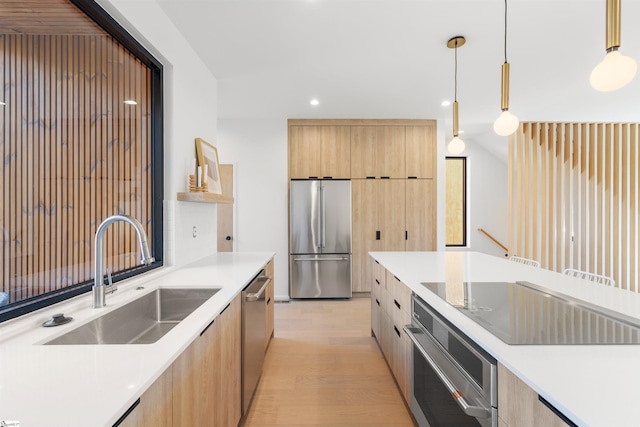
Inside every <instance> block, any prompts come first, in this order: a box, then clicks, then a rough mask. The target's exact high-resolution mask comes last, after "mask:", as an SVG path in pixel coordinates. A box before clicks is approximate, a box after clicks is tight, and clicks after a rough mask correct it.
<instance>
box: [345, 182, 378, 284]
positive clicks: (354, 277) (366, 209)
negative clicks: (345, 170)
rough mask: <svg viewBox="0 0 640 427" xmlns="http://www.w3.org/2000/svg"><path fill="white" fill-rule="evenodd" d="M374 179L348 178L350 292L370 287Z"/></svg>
mask: <svg viewBox="0 0 640 427" xmlns="http://www.w3.org/2000/svg"><path fill="white" fill-rule="evenodd" d="M377 182H379V181H378V180H374V179H354V180H351V207H352V208H351V209H352V217H351V224H352V226H351V253H352V255H351V283H352V287H353V292H369V291H371V282H372V280H373V279H372V271H371V264H370V257H369V254H368V252H369V251H371V250H376V249H377V248H378V241H376V233H375V230H377V229H378V228H376V227H377V224H378V214H377V210H376V207H377V200H378V197H377V194H378V192H377Z"/></svg>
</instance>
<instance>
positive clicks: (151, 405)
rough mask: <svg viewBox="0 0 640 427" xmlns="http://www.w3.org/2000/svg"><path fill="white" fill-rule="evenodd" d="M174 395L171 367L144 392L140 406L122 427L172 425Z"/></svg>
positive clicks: (162, 426) (164, 426) (122, 423)
mask: <svg viewBox="0 0 640 427" xmlns="http://www.w3.org/2000/svg"><path fill="white" fill-rule="evenodd" d="M172 397H173V394H172V370H171V368H169V369H167V370H166V371H164V373H163V374H162V375H161V376H160V378H158V379H157V380H156V381H155V382H154V383H153V384H151V387H149V388H148V389H147V391H145V392H144V394H143V395H142V396H141V397H140V403H139V404H138V406H136V407H135V408H134V410H133V411H132V412H131V413H129V415H127V417H126V418H125V419H124V420H122V422H121V423H120V424H119V425H120V427H171V426H172V425H173V419H172V417H173V407H172ZM177 425H180V424H177Z"/></svg>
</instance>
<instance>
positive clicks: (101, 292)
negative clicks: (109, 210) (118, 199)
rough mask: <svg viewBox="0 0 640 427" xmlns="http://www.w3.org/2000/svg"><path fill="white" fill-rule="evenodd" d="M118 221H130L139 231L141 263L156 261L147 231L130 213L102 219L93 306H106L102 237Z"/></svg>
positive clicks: (97, 233)
mask: <svg viewBox="0 0 640 427" xmlns="http://www.w3.org/2000/svg"><path fill="white" fill-rule="evenodd" d="M117 221H124V222H128V223H129V224H131V225H132V226H133V228H135V230H136V233H138V241H139V242H140V251H142V262H141V264H145V265H149V264H151V263H152V262H154V261H155V258H153V257H152V256H151V252H150V251H149V245H148V244H147V233H145V232H144V228H143V227H142V224H140V222H139V221H138V220H137V219H135V218H133V217H130V216H128V215H111V216H110V217H109V218H107V219H105V220H104V221H102V224H100V225H99V226H98V229H97V230H96V239H95V247H96V258H95V271H94V272H95V282H94V284H93V308H101V307H104V306H105V298H104V296H105V288H106V286H105V285H104V277H103V275H102V238H103V237H104V233H105V231H107V228H109V226H110V225H111V224H113V223H114V222H117Z"/></svg>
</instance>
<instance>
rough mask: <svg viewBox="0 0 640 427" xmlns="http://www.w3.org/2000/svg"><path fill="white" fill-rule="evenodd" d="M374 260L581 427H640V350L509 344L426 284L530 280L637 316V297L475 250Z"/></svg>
mask: <svg viewBox="0 0 640 427" xmlns="http://www.w3.org/2000/svg"><path fill="white" fill-rule="evenodd" d="M370 255H371V256H372V257H373V258H374V259H376V260H377V261H378V262H379V263H380V264H381V265H383V266H384V267H385V268H386V269H388V270H389V271H391V272H392V273H393V274H394V275H395V276H396V277H398V279H400V280H401V281H402V282H403V283H404V284H406V285H407V286H409V287H410V288H411V289H412V290H413V291H414V292H415V293H416V294H417V295H419V296H420V297H421V298H423V299H424V300H425V301H426V302H428V303H429V304H430V305H431V306H432V307H433V308H434V309H436V310H437V311H438V312H440V313H441V314H442V315H443V316H445V317H446V318H447V319H449V320H450V321H451V322H452V323H453V324H454V325H455V326H457V327H458V328H459V329H460V330H462V331H463V332H465V333H466V334H467V335H469V337H471V338H472V339H473V340H474V341H475V342H476V343H478V345H480V346H481V347H483V348H484V349H485V350H486V351H487V352H489V353H490V354H491V355H493V356H494V357H495V358H496V359H497V360H498V361H499V362H500V363H502V364H503V365H505V366H506V367H507V368H509V369H510V370H511V371H512V372H514V373H515V374H516V375H518V376H519V377H520V378H521V379H522V380H523V381H524V382H525V383H527V384H528V385H529V386H530V387H531V388H532V389H534V390H535V391H536V392H537V393H538V394H540V395H541V396H542V397H544V398H545V399H547V400H548V401H549V402H550V403H551V404H553V405H554V406H555V407H556V408H557V409H558V410H559V411H561V412H562V413H563V414H564V415H566V416H567V417H568V418H569V419H571V420H572V421H573V422H575V423H576V424H578V425H579V426H593V427H596V426H603V427H605V426H606V427H608V426H616V427H622V426H638V425H640V411H639V410H638V398H639V397H640V393H639V392H638V384H640V345H524V346H523V345H508V344H505V343H504V342H503V341H501V340H500V339H499V338H497V337H495V336H494V335H493V334H491V333H490V332H489V331H487V330H486V329H484V328H483V327H482V326H480V325H478V324H477V323H475V322H474V321H473V320H471V319H469V318H468V317H467V316H465V315H464V314H462V313H461V312H459V311H458V310H457V309H456V308H454V307H453V306H450V305H449V304H447V303H446V302H445V301H443V300H442V299H440V298H439V297H437V296H436V295H435V294H433V293H432V292H431V291H429V290H428V289H426V288H425V287H424V286H422V285H421V284H420V283H421V282H447V283H459V282H460V281H465V282H467V281H475V282H489V281H502V282H513V281H516V280H518V281H529V282H531V283H535V284H537V285H540V286H543V287H545V288H548V289H551V290H554V291H557V292H561V293H563V294H565V295H569V296H572V297H575V298H578V299H581V300H583V301H587V302H590V303H594V304H597V305H600V306H604V307H606V308H609V309H612V310H615V311H618V312H621V313H624V314H627V315H630V316H633V317H635V318H640V295H639V294H636V293H633V292H629V291H626V290H621V289H616V288H610V287H607V286H604V285H598V284H595V283H591V282H587V281H584V280H581V279H575V278H572V277H568V276H565V275H562V274H560V273H556V272H553V271H549V270H545V269H540V268H534V267H529V266H525V265H521V264H518V263H515V262H512V261H508V260H507V259H505V258H498V257H494V256H490V255H485V254H482V253H477V252H371V253H370Z"/></svg>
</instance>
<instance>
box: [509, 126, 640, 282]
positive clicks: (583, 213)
mask: <svg viewBox="0 0 640 427" xmlns="http://www.w3.org/2000/svg"><path fill="white" fill-rule="evenodd" d="M639 127H640V124H638V123H532V122H524V123H521V126H520V128H519V130H518V132H516V134H514V136H512V137H510V138H509V199H510V200H509V209H510V215H509V218H510V219H509V221H510V224H509V248H511V251H512V254H516V255H519V256H523V257H526V258H532V259H536V260H538V261H540V263H541V264H542V267H543V268H548V269H551V270H556V271H562V270H564V269H565V268H575V269H578V270H585V271H589V272H592V273H596V274H602V275H606V276H610V277H613V279H614V280H615V281H616V284H617V285H618V286H620V287H622V288H624V289H628V290H631V291H634V292H639V291H640V289H639V285H638V282H639V279H640V266H639V261H640V248H639V243H640V242H639V240H640V237H639V236H638V226H639V224H638V215H639V213H640V212H639V210H638V208H639V207H638V189H639V185H638V184H639V183H640V182H639V181H640V177H639V172H638V166H639V161H640V159H639V157H640V153H639V151H638V143H639V142H640V141H639V138H640V128H639Z"/></svg>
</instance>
